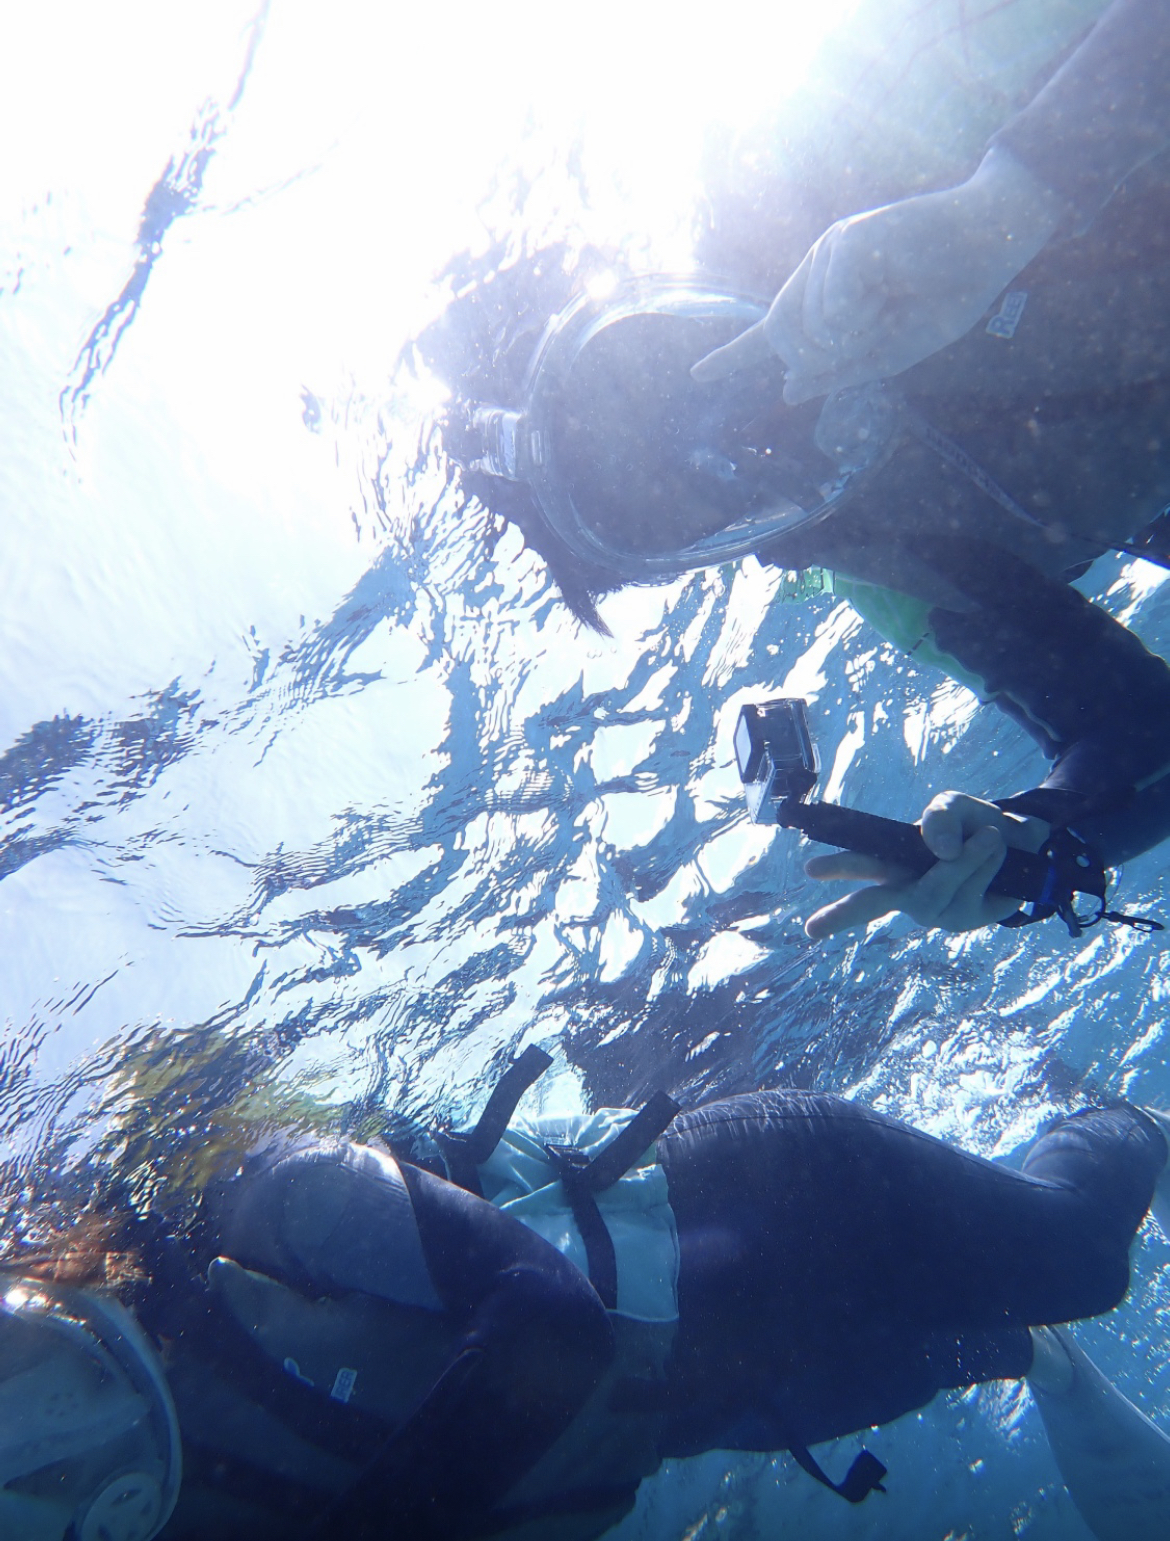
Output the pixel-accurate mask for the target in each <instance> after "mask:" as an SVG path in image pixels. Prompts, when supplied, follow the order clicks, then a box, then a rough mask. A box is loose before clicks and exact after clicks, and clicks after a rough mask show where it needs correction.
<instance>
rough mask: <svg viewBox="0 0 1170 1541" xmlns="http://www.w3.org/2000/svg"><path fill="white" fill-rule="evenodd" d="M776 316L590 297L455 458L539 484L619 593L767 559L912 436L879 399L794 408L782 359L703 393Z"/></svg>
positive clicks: (634, 285) (568, 314)
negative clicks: (785, 395) (747, 559)
mask: <svg viewBox="0 0 1170 1541" xmlns="http://www.w3.org/2000/svg"><path fill="white" fill-rule="evenodd" d="M766 308H767V307H766V305H764V304H763V303H761V302H760V301H759V300H758V299H755V298H752V297H750V296H747V295H744V294H739V293H736V292H735V291H733V290H729V289H722V288H718V287H715V286H712V285H710V284H704V283H699V282H696V281H693V280H687V279H675V278H642V279H636V280H633V281H631V282H630V283H628V284H626V285H624V286H623V287H621V288H620V289H619V290H618V291H617V293H616V294H615V295H613V296H612V297H611V298H609V299H608V300H605V301H596V300H591V299H589V298H587V297H585V298H582V299H580V300H579V301H577V302H576V303H575V304H574V305H572V306H571V307H570V308H569V309H568V310H566V311H564V312H563V313H562V314H561V315H559V316H557V317H555V318H554V319H553V321H552V322H550V324H549V326H548V327H547V328H546V330H545V333H544V335H543V337H542V339H541V341H540V343H539V345H538V347H537V349H536V352H535V354H534V356H533V358H532V361H531V363H530V365H529V367H528V371H527V374H526V377H525V382H524V387H523V405H522V406H521V407H520V408H519V409H518V410H515V409H510V408H503V407H497V406H487V405H474V406H470V407H465V408H464V409H463V422H462V424H461V427H462V430H463V435H464V445H465V448H464V450H463V452H462V453H459V452H457V458H459V459H461V460H463V461H464V463H465V464H469V465H471V466H472V467H473V468H474V469H476V470H479V471H483V472H487V473H488V474H489V475H491V476H497V477H503V478H506V479H507V480H509V481H515V482H522V483H526V484H527V485H528V486H529V487H530V488H531V490H532V492H533V494H534V495H535V499H536V501H537V503H538V505H539V508H540V511H541V513H542V515H543V518H544V520H545V522H546V523H547V524H548V526H549V527H550V529H551V530H552V531H554V532H555V534H556V535H557V536H558V537H559V538H560V540H561V541H562V542H563V543H564V544H565V545H566V546H567V547H568V548H569V549H570V550H571V551H572V552H573V553H574V554H575V555H576V556H578V557H579V558H581V559H582V560H583V561H585V562H588V563H589V564H590V565H592V566H594V567H600V568H604V569H607V570H608V571H610V572H612V573H614V574H615V575H616V576H617V577H620V578H624V579H633V580H638V579H641V580H646V579H655V578H666V577H671V576H674V575H676V574H678V573H682V572H686V571H689V570H690V569H693V568H697V567H705V566H709V565H711V564H717V563H720V562H725V561H731V560H734V559H735V558H737V557H740V556H744V555H746V554H747V553H749V552H759V551H760V550H761V549H762V548H764V547H766V546H767V545H768V544H769V542H771V541H772V540H774V539H776V538H777V537H778V536H782V535H787V534H789V533H791V532H792V531H794V530H797V529H800V528H802V527H804V526H807V525H809V524H813V523H816V522H817V521H819V520H821V519H823V518H825V517H827V516H828V515H829V514H830V513H831V512H832V511H833V510H834V509H835V508H837V507H838V506H839V505H840V504H841V502H842V501H843V500H844V499H845V498H847V497H848V496H849V495H850V494H851V493H852V492H853V491H854V490H855V488H856V485H857V482H858V480H859V479H860V478H862V477H863V476H865V475H867V474H868V473H869V472H871V471H873V470H874V469H876V468H877V467H878V466H880V465H881V464H884V462H885V460H886V459H887V458H888V457H889V455H890V454H891V453H892V452H893V449H894V447H895V446H896V442H897V440H898V438H899V430H900V427H901V415H900V404H899V403H898V402H897V400H896V398H895V397H894V396H893V395H891V394H890V393H888V392H887V391H886V390H885V389H884V388H883V387H882V386H880V385H875V386H867V387H862V388H859V389H857V390H854V391H842V392H839V393H838V394H836V395H835V396H832V397H830V398H829V400H828V401H827V402H825V403H824V404H822V403H820V402H813V403H809V404H808V405H806V406H804V407H785V406H784V405H783V401H782V387H783V379H784V372H783V365H782V363H781V361H780V360H779V359H776V360H775V361H774V362H772V363H765V364H761V365H757V366H754V367H752V368H750V369H744V370H740V371H738V372H737V373H736V374H735V375H734V376H732V377H731V378H730V379H729V380H726V381H720V382H716V383H713V384H710V383H709V384H704V385H700V384H698V383H697V382H695V381H694V380H692V379H691V377H690V368H691V365H692V364H694V363H695V362H696V361H697V360H698V359H700V358H702V357H703V356H704V354H706V353H708V352H709V351H710V350H711V349H713V348H716V347H719V346H721V345H722V344H723V343H726V342H729V341H730V340H731V339H732V338H733V337H735V336H737V335H738V334H739V333H740V332H742V331H743V330H744V329H745V328H747V327H749V326H751V325H753V324H754V323H755V322H756V321H758V320H760V318H761V317H762V316H763V315H764V313H765V311H766Z"/></svg>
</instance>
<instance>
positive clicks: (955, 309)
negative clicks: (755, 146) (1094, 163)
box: [691, 149, 1065, 406]
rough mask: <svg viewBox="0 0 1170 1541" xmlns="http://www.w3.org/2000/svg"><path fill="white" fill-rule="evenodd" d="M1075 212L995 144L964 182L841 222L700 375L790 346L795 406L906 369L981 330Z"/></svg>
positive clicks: (786, 356) (717, 374)
mask: <svg viewBox="0 0 1170 1541" xmlns="http://www.w3.org/2000/svg"><path fill="white" fill-rule="evenodd" d="M1064 213H1065V209H1064V205H1063V204H1062V202H1061V200H1060V199H1059V198H1057V196H1056V195H1055V194H1054V193H1052V192H1050V191H1049V190H1048V189H1047V188H1046V187H1044V186H1043V185H1042V184H1041V183H1040V182H1038V181H1037V180H1036V178H1035V177H1033V176H1032V174H1031V172H1029V171H1028V170H1027V169H1026V168H1025V167H1024V166H1022V165H1021V164H1020V163H1019V162H1018V161H1017V160H1015V158H1014V157H1013V156H1011V155H1009V154H1008V153H1007V152H1006V151H1003V150H997V149H993V150H990V151H989V152H988V153H987V155H986V156H985V157H984V159H983V163H982V165H981V166H980V167H979V170H978V171H977V172H976V173H975V174H974V176H972V177H970V178H969V179H968V180H967V181H966V182H963V183H961V184H960V185H959V186H958V187H953V188H947V189H945V190H944V191H941V192H935V193H926V194H923V195H922V196H920V197H917V198H907V199H906V200H905V201H904V202H902V203H890V204H886V205H885V206H884V207H883V208H880V209H873V210H871V211H870V212H869V213H868V214H857V215H854V216H852V217H851V218H849V219H842V220H839V221H838V222H837V223H836V224H835V225H831V226H830V227H829V229H828V230H826V231H825V233H824V235H822V236H821V238H820V240H819V241H817V243H816V244H815V245H814V246H813V248H812V250H811V251H810V252H809V253H808V255H807V256H806V257H805V259H804V261H803V262H802V263H801V264H800V266H799V267H798V268H797V270H796V272H795V273H794V274H793V275H792V277H791V278H790V279H789V280H788V282H787V283H786V284H785V285H784V287H783V289H781V291H780V293H779V294H778V295H777V296H776V298H775V300H774V301H773V302H772V307H771V309H770V310H769V311H768V314H767V315H766V316H765V317H764V319H763V320H762V321H760V322H757V324H756V325H755V326H753V327H750V328H749V329H748V330H747V331H746V332H744V333H742V334H741V335H740V336H739V337H737V338H735V339H734V340H733V341H732V342H729V343H728V344H727V345H726V346H725V347H722V348H716V349H715V351H714V352H713V353H709V354H707V356H706V357H705V358H703V359H700V360H699V362H698V363H697V364H696V365H695V366H694V368H693V369H692V371H691V374H692V376H693V377H694V378H695V379H696V380H697V381H699V382H700V383H704V382H706V381H709V380H719V379H723V378H725V377H726V376H727V375H729V374H731V373H733V372H734V371H735V370H737V369H741V368H744V367H747V366H749V365H751V364H756V363H760V362H762V361H763V360H765V359H767V358H769V357H770V356H771V355H773V354H779V355H780V357H781V358H782V359H783V360H784V363H785V364H786V365H787V366H788V378H787V380H786V382H785V386H784V400H785V401H786V402H787V403H788V404H789V405H790V406H795V405H797V404H798V403H799V402H802V401H809V400H811V399H812V398H813V397H814V396H824V395H827V394H828V393H829V392H830V391H836V390H841V389H843V388H845V387H846V386H852V385H863V384H866V383H867V382H869V381H871V380H884V379H888V378H889V377H890V376H891V375H897V374H901V373H902V371H903V370H905V369H909V368H910V367H911V365H913V364H917V363H919V362H920V361H921V360H922V359H924V358H929V356H930V355H931V354H932V353H936V352H937V351H938V350H939V349H940V348H945V347H947V346H948V345H949V344H950V343H952V342H956V341H957V340H958V339H959V338H960V337H962V336H963V335H964V333H966V332H967V331H969V330H970V328H971V327H972V326H974V324H975V322H976V321H978V320H979V318H980V317H981V316H982V315H983V314H984V313H985V312H986V311H987V309H988V307H989V306H990V305H991V304H992V303H993V302H994V301H995V299H996V298H997V297H998V296H999V295H1000V294H1001V293H1002V292H1003V290H1004V289H1005V288H1006V286H1007V285H1008V284H1009V283H1010V282H1011V281H1012V279H1013V278H1014V277H1015V276H1016V274H1017V273H1018V272H1019V271H1020V270H1021V268H1023V267H1024V266H1026V264H1027V263H1029V262H1030V261H1031V260H1032V258H1033V257H1034V256H1035V255H1036V253H1037V252H1038V251H1039V250H1040V249H1041V247H1043V246H1044V244H1045V242H1046V241H1047V240H1048V239H1049V237H1050V236H1051V235H1052V234H1053V232H1054V231H1055V230H1056V228H1057V226H1058V225H1059V224H1060V222H1061V220H1062V218H1063V216H1064Z"/></svg>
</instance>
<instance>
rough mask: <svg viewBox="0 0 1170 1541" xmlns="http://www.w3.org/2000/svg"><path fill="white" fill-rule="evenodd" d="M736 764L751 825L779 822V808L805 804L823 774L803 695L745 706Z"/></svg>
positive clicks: (738, 731) (738, 729)
mask: <svg viewBox="0 0 1170 1541" xmlns="http://www.w3.org/2000/svg"><path fill="white" fill-rule="evenodd" d="M735 759H736V763H737V765H738V766H739V779H740V780H741V781H742V782H743V785H744V794H745V796H746V798H747V805H748V812H749V813H750V814H751V817H752V822H753V823H754V824H776V823H779V818H778V816H777V809H778V807H779V805H780V804H781V803H783V802H787V801H790V800H792V801H796V802H801V801H803V799H804V798H806V797H807V796H808V794H809V793H810V792H811V791H812V789H813V788H814V787H815V786H816V784H817V777H818V776H819V775H820V769H821V762H820V756H819V755H818V753H817V748H816V745H815V744H814V743H813V739H812V734H811V733H810V732H809V726H808V706H807V703H806V702H804V701H803V700H801V699H800V697H799V696H781V697H779V698H778V699H777V700H775V701H759V702H754V703H752V704H749V705H747V706H744V707H741V708H740V713H739V721H738V722H737V723H736V725H735Z"/></svg>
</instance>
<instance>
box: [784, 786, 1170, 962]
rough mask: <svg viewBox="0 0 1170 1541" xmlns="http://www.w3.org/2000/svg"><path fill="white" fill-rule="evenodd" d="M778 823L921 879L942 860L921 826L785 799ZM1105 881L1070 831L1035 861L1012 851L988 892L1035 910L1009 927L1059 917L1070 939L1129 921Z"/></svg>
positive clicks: (1097, 864) (856, 810) (833, 805)
mask: <svg viewBox="0 0 1170 1541" xmlns="http://www.w3.org/2000/svg"><path fill="white" fill-rule="evenodd" d="M776 822H777V824H782V825H784V827H785V828H787V829H799V830H800V831H801V833H802V834H804V835H807V836H808V838H809V839H810V840H815V841H817V842H818V843H819V844H821V845H835V846H837V847H838V848H839V849H841V850H846V851H856V852H858V853H859V854H860V855H862V856H875V857H877V858H878V859H879V860H881V861H888V862H894V863H896V864H897V865H898V866H899V867H905V868H906V870H907V872H909V873H911V874H912V876H914V877H921V876H922V875H923V873H925V872H927V871H929V869H930V868H931V867H933V866H934V864H935V862H936V861H937V860H938V858H937V857H936V856H935V855H934V854H933V853H932V852H931V851H930V849H929V848H928V846H927V844H926V842H925V840H923V838H922V834H921V831H920V830H919V828H918V826H917V824H902V823H900V822H899V821H898V820H897V819H886V818H882V817H881V815H880V814H876V813H863V812H862V811H861V810H860V809H859V808H842V807H840V806H839V805H838V804H836V803H817V802H812V803H804V802H798V801H797V800H796V799H795V798H793V797H786V798H784V799H782V800H781V801H780V802H778V803H777V804H776ZM1105 881H1106V880H1105V869H1104V867H1103V866H1102V865H1101V863H1100V862H1098V861H1097V860H1096V858H1095V857H1094V856H1093V855H1092V853H1091V852H1090V851H1089V849H1088V847H1087V846H1086V845H1085V844H1084V843H1083V842H1082V841H1080V840H1078V839H1077V838H1076V836H1075V835H1070V834H1069V832H1068V831H1067V830H1056V831H1054V832H1053V835H1052V837H1051V839H1050V840H1049V841H1048V844H1047V845H1046V846H1045V847H1044V849H1043V850H1042V851H1040V852H1038V853H1037V854H1035V855H1033V854H1032V853H1031V852H1029V851H1019V850H1016V849H1015V848H1014V847H1012V846H1009V847H1008V851H1007V855H1006V856H1005V857H1004V860H1003V866H1002V867H1001V868H1000V869H999V871H998V872H997V873H996V874H995V876H994V877H993V878H992V880H991V882H990V883H989V884H988V892H989V893H993V894H1003V895H1006V896H1007V897H1008V898H1010V899H1019V900H1020V901H1021V903H1024V904H1030V905H1031V906H1032V913H1031V914H1028V915H1021V917H1020V918H1019V920H1017V919H1016V917H1014V916H1013V917H1012V918H1011V920H1010V921H1008V922H1006V924H1009V925H1010V924H1013V923H1014V924H1017V925H1019V924H1026V923H1027V922H1028V921H1032V920H1044V919H1047V917H1048V916H1049V915H1059V916H1060V918H1061V920H1063V921H1064V923H1065V925H1066V926H1067V927H1068V929H1069V933H1070V934H1071V935H1072V936H1079V935H1080V933H1081V932H1082V931H1083V930H1084V929H1085V928H1086V927H1087V926H1092V925H1095V924H1096V923H1097V921H1099V920H1104V919H1106V918H1108V919H1110V920H1112V919H1115V918H1117V919H1121V918H1127V919H1128V917H1120V916H1119V917H1114V916H1113V915H1108V916H1107V915H1106V910H1105ZM1078 893H1082V894H1088V895H1091V896H1092V898H1093V899H1094V900H1095V902H1096V909H1095V913H1093V914H1091V915H1087V916H1083V915H1078V914H1077V913H1076V910H1075V908H1074V905H1073V896H1074V895H1075V894H1078ZM1130 923H1131V924H1133V923H1134V922H1133V921H1130ZM1151 924H1152V925H1156V924H1157V923H1156V922H1152V923H1151V922H1140V923H1139V925H1140V928H1141V929H1145V928H1146V927H1147V926H1150V925H1151ZM1159 929H1161V928H1160V927H1159Z"/></svg>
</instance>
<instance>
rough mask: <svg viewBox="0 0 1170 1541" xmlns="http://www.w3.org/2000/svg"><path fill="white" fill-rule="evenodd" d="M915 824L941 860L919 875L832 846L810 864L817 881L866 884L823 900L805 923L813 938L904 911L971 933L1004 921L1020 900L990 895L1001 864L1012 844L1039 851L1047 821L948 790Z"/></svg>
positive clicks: (824, 937) (921, 919)
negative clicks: (989, 891)
mask: <svg viewBox="0 0 1170 1541" xmlns="http://www.w3.org/2000/svg"><path fill="white" fill-rule="evenodd" d="M918 827H919V829H920V831H921V833H922V838H923V841H924V842H925V844H926V846H927V847H928V849H929V850H930V851H931V853H932V854H933V855H934V856H936V857H937V858H938V860H937V861H936V863H935V865H934V866H933V867H931V868H930V870H929V871H928V872H926V873H924V874H923V875H922V876H921V877H915V876H914V875H913V874H912V873H909V872H907V871H906V869H905V868H903V867H899V866H898V865H897V864H896V863H894V862H889V861H883V860H882V859H881V858H879V857H876V856H866V855H862V854H861V853H859V852H857V851H834V852H832V854H830V855H825V856H811V857H810V858H809V859H808V861H807V862H805V871H806V872H807V873H808V875H809V877H811V878H816V879H817V880H818V881H820V882H862V883H865V884H866V885H867V886H866V887H864V888H856V889H853V890H851V891H850V892H849V893H848V894H846V895H845V896H844V897H843V898H841V899H836V900H834V901H833V902H832V903H831V904H827V905H823V906H822V907H821V908H820V909H818V910H817V911H816V912H815V913H814V914H812V915H810V916H809V918H808V920H807V921H806V922H805V927H804V929H805V931H806V933H807V934H808V936H809V937H811V938H812V940H813V941H815V942H822V941H826V940H827V939H828V938H829V937H831V936H836V935H837V934H838V933H840V932H843V931H854V930H859V929H862V928H864V927H865V926H867V925H869V924H870V922H871V921H874V920H880V919H881V917H882V916H883V915H890V914H893V913H894V912H895V911H901V912H902V913H903V914H905V915H909V916H910V918H911V919H912V920H916V921H917V922H918V924H919V925H922V926H938V927H941V928H942V929H943V930H944V931H974V930H977V929H978V928H979V927H981V926H990V925H994V924H995V923H996V922H997V921H1001V920H1006V919H1007V918H1008V916H1009V915H1011V914H1013V913H1014V912H1015V911H1016V910H1017V909H1018V908H1019V902H1018V900H1015V899H1011V898H1007V897H1005V896H1004V895H1003V894H992V893H988V892H987V888H988V884H989V883H990V882H991V880H992V879H993V878H994V877H995V874H996V873H997V872H998V871H999V869H1000V867H1001V866H1002V865H1003V859H1004V855H1005V853H1006V851H1007V848H1008V846H1009V845H1010V846H1014V847H1015V848H1016V849H1018V850H1024V851H1038V850H1039V849H1040V847H1041V846H1042V845H1043V844H1044V841H1045V839H1046V838H1047V836H1048V833H1049V828H1050V826H1049V825H1048V824H1047V823H1046V822H1045V821H1044V820H1042V819H1037V818H1030V817H1026V816H1025V817H1021V816H1019V815H1015V814H1010V813H1005V812H1003V810H1002V809H1000V808H998V807H996V805H995V804H994V803H988V802H984V801H983V800H982V799H981V798H978V797H969V796H967V795H966V794H965V793H963V792H943V793H941V794H940V795H939V796H938V797H936V798H934V799H933V800H932V801H931V802H930V803H929V804H928V805H927V807H926V809H925V810H924V812H923V814H922V817H921V819H920V820H919V821H918Z"/></svg>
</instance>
